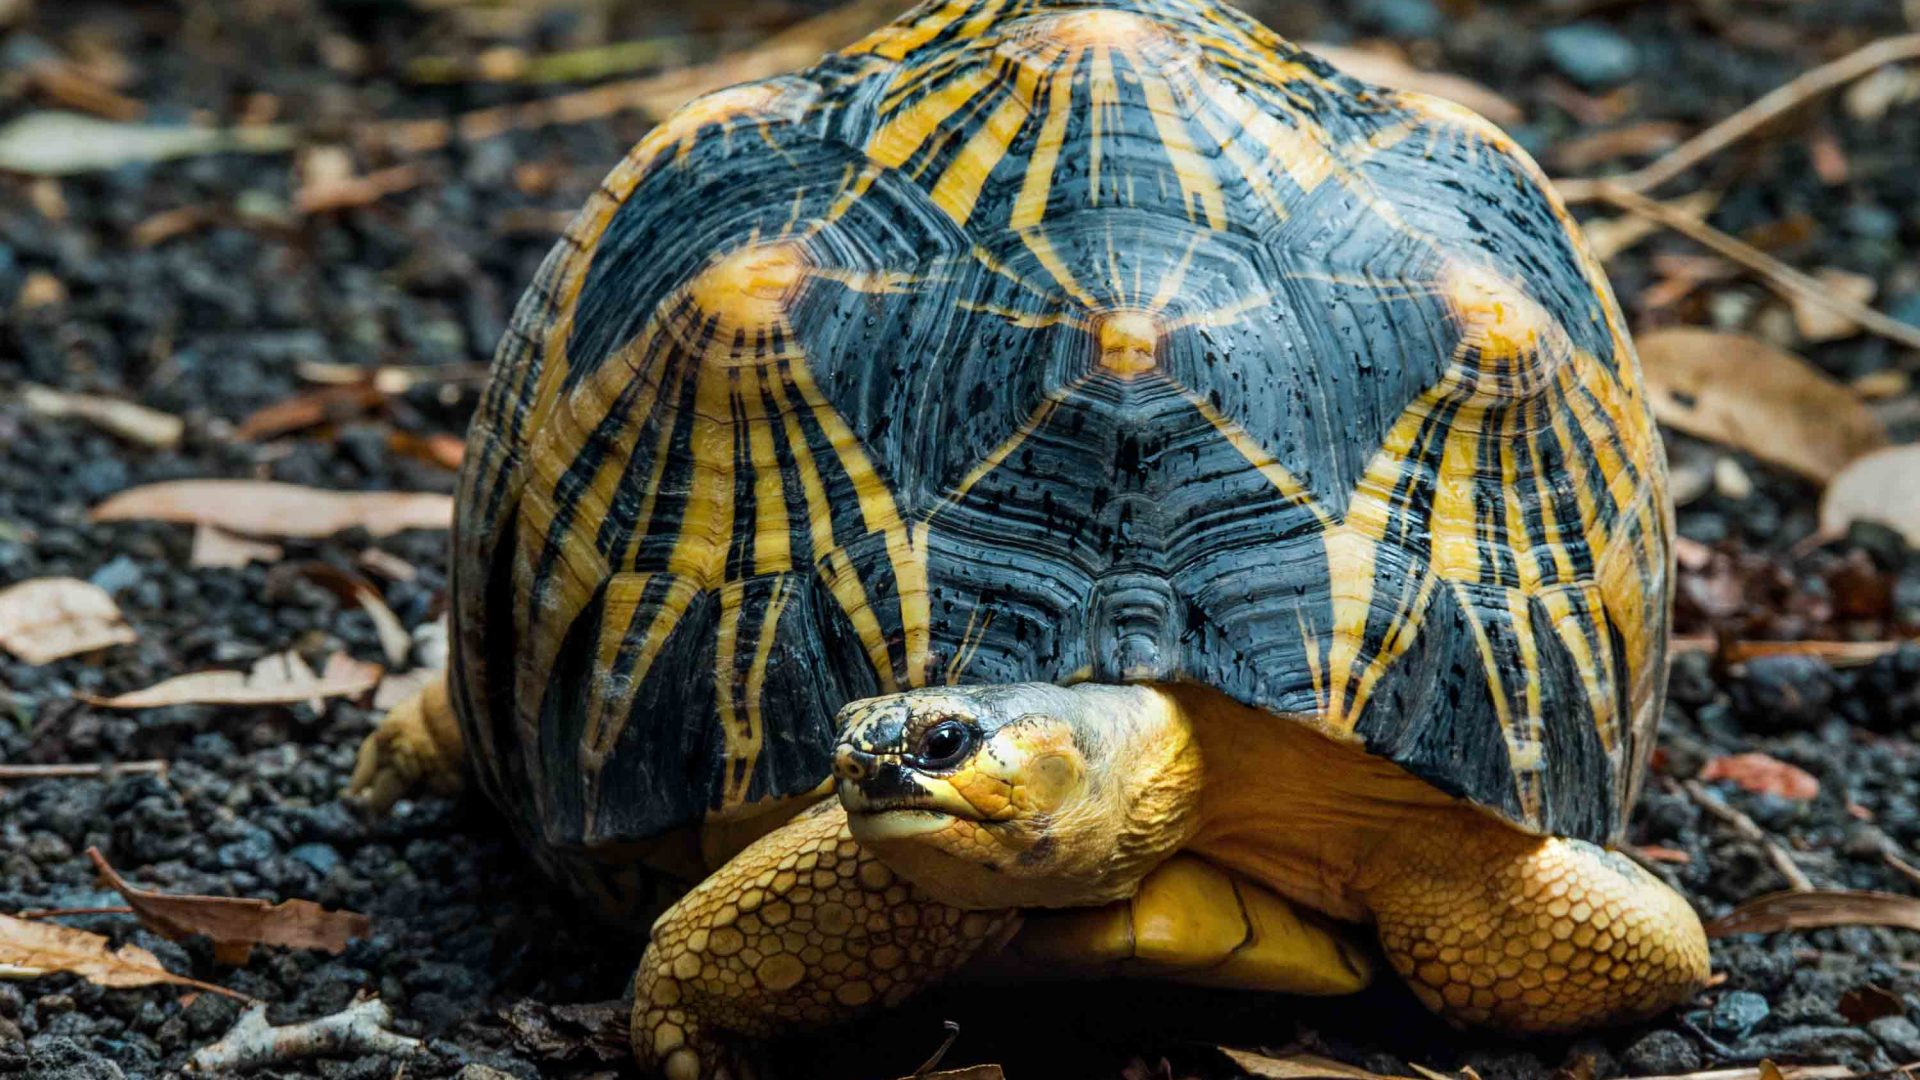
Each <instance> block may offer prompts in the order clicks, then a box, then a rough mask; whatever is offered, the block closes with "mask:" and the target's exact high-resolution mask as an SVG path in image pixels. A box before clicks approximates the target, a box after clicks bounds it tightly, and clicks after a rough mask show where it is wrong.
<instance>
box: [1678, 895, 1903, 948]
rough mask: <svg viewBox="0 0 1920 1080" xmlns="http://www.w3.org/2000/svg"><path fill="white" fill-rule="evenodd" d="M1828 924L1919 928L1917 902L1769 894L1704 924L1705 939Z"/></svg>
mask: <svg viewBox="0 0 1920 1080" xmlns="http://www.w3.org/2000/svg"><path fill="white" fill-rule="evenodd" d="M1828 926H1893V927H1899V928H1901V929H1904V930H1920V898H1915V897H1911V896H1902V895H1900V894H1899V893H1885V892H1870V891H1866V890H1846V889H1805V890H1795V891H1791V892H1777V893H1768V894H1767V895H1765V896H1757V897H1754V898H1753V899H1752V900H1748V901H1747V902H1746V903H1744V904H1741V905H1740V906H1738V907H1736V908H1734V909H1733V910H1732V911H1729V912H1727V913H1726V914H1725V915H1722V916H1720V917H1719V918H1717V919H1715V920H1713V921H1712V922H1710V923H1708V924H1707V936H1708V937H1714V938H1722V937H1730V936H1732V935H1734V934H1772V933H1777V932H1779V931H1781V930H1817V929H1820V928H1822V927H1828Z"/></svg>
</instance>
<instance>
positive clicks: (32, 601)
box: [0, 577, 139, 665]
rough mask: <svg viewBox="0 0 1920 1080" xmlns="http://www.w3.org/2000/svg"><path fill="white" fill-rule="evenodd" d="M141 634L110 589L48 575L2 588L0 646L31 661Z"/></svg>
mask: <svg viewBox="0 0 1920 1080" xmlns="http://www.w3.org/2000/svg"><path fill="white" fill-rule="evenodd" d="M138 637H139V635H137V634H135V633H134V631H133V627H131V626H128V625H127V624H126V622H125V621H124V620H123V619H122V618H121V616H120V608H119V605H117V604H115V603H114V602H113V597H112V596H110V595H108V593H107V590H105V589H102V588H101V587H100V586H98V585H95V584H93V583H91V582H87V581H81V580H80V579H79V578H69V577H50V578H35V579H33V580H32V581H23V582H21V583H19V584H18V585H12V586H9V587H7V588H6V589H0V649H5V650H6V651H8V652H10V653H12V654H13V655H15V656H17V657H19V658H20V659H22V660H24V661H26V662H27V663H29V664H35V665H38V664H51V663H53V662H54V661H55V660H60V659H64V658H66V657H69V656H77V655H79V654H81V653H88V652H94V651H96V650H99V649H105V648H108V647H109V646H113V645H125V644H127V643H128V642H131V641H134V640H136V639H137V638H138Z"/></svg>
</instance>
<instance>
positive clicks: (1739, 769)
mask: <svg viewBox="0 0 1920 1080" xmlns="http://www.w3.org/2000/svg"><path fill="white" fill-rule="evenodd" d="M1700 779H1701V780H1702V781H1706V782H1712V781H1714V780H1729V781H1732V782H1733V783H1734V784H1736V785H1738V786H1739V787H1741V788H1743V789H1745V790H1747V791H1751V792H1753V793H1754V794H1756V795H1778V796H1779V797H1781V798H1783V799H1811V798H1813V797H1814V796H1816V795H1818V794H1820V781H1818V780H1816V779H1814V776H1813V774H1812V773H1810V772H1808V771H1807V770H1805V769H1802V768H1800V767H1799V766H1797V765H1789V764H1787V763H1786V762H1784V761H1781V760H1780V759H1778V758H1773V757H1768V756H1767V755H1766V754H1758V753H1748V754H1729V755H1727V756H1725V757H1717V758H1713V759H1712V760H1710V761H1708V762H1707V764H1706V765H1705V767H1703V768H1702V769H1701V770H1700Z"/></svg>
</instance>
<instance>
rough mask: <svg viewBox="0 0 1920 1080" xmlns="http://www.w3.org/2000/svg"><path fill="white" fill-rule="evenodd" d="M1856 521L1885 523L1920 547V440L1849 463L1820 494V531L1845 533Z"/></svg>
mask: <svg viewBox="0 0 1920 1080" xmlns="http://www.w3.org/2000/svg"><path fill="white" fill-rule="evenodd" d="M1856 521H1872V522H1878V523H1879V524H1881V525H1885V526H1887V527H1888V528H1890V529H1893V530H1895V531H1897V532H1899V533H1900V535H1902V536H1904V537H1906V538H1907V543H1909V544H1913V545H1915V546H1920V445H1912V446H1895V447H1890V448H1888V449H1886V450H1880V451H1876V452H1874V453H1871V454H1867V455H1865V456H1863V457H1860V458H1858V459H1856V460H1854V461H1852V462H1849V463H1848V464H1847V467H1846V468H1844V469H1842V470H1840V475H1838V476H1836V477H1834V478H1833V482H1832V483H1830V484H1828V485H1827V490H1826V493H1825V494H1823V495H1822V496H1821V497H1820V532H1821V533H1822V535H1824V536H1828V537H1839V536H1845V535H1846V533H1847V528H1848V526H1850V525H1852V524H1853V523H1854V522H1856Z"/></svg>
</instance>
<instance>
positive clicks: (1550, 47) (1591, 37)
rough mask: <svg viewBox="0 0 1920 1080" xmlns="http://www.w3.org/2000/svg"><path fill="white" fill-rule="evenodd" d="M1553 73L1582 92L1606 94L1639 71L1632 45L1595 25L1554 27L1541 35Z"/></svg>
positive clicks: (1635, 50)
mask: <svg viewBox="0 0 1920 1080" xmlns="http://www.w3.org/2000/svg"><path fill="white" fill-rule="evenodd" d="M1540 41H1541V44H1543V45H1545V46H1546V50H1547V59H1548V60H1550V61H1552V63H1553V66H1554V69H1555V70H1556V71H1558V72H1560V74H1562V75H1565V76H1566V77H1567V78H1568V79H1571V80H1572V81H1573V82H1574V84H1575V85H1577V86H1579V87H1580V88H1581V89H1583V90H1605V89H1607V88H1608V87H1612V86H1617V85H1619V84H1620V83H1623V82H1626V81H1627V80H1628V79H1631V78H1633V76H1634V75H1635V74H1636V73H1638V72H1639V70H1640V51H1639V50H1638V49H1637V48H1635V47H1634V44H1633V42H1631V41H1628V40H1627V39H1626V38H1624V37H1621V36H1620V35H1619V34H1617V33H1615V32H1614V31H1612V30H1610V29H1608V28H1607V27H1604V26H1601V25H1600V24H1598V23H1590V22H1581V23H1574V24H1572V25H1570V26H1556V27H1554V28H1553V29H1551V30H1548V31H1547V32H1546V33H1544V34H1542V35H1540Z"/></svg>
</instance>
